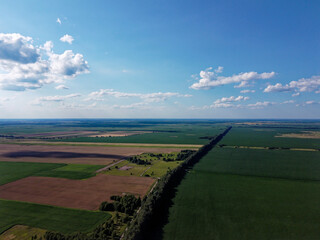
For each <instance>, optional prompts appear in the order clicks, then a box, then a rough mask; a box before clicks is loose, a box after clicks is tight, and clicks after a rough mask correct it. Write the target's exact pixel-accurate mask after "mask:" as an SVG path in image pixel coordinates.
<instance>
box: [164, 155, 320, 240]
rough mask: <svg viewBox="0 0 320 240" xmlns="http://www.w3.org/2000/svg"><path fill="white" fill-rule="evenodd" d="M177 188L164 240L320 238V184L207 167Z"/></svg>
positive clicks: (205, 159)
mask: <svg viewBox="0 0 320 240" xmlns="http://www.w3.org/2000/svg"><path fill="white" fill-rule="evenodd" d="M212 160H213V159H211V158H204V159H202V160H201V161H200V163H199V164H198V165H197V166H196V167H195V170H194V171H193V172H192V173H190V174H188V175H187V178H186V179H185V180H184V181H183V182H182V184H181V185H180V186H179V187H178V193H177V196H176V197H175V199H174V205H173V207H172V208H171V209H170V217H169V223H168V224H167V225H166V226H165V228H164V239H165V240H167V239H175V240H180V239H186V240H187V239H225V240H227V239H228V240H229V239H230V240H234V239H239V240H242V239H246V240H247V239H260V240H263V239H291V240H292V239H297V240H299V239H304V240H307V239H318V238H319V235H320V229H319V226H318V223H319V221H320V206H319V201H320V184H319V183H317V182H302V181H289V180H276V179H268V178H257V177H244V176H237V175H227V174H218V173H210V172H208V171H204V166H203V165H202V163H203V162H207V161H212Z"/></svg>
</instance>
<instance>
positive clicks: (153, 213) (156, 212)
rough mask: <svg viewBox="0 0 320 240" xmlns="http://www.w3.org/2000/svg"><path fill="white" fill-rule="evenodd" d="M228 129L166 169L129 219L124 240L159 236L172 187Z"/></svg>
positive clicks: (171, 195) (172, 190)
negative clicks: (179, 163)
mask: <svg viewBox="0 0 320 240" xmlns="http://www.w3.org/2000/svg"><path fill="white" fill-rule="evenodd" d="M230 129H231V127H229V128H227V129H226V130H224V131H223V133H221V134H219V135H218V136H216V137H214V138H213V139H211V141H210V142H209V143H208V144H206V145H204V146H203V147H201V148H200V149H199V150H198V151H197V152H195V153H193V154H191V155H190V156H189V157H188V158H187V159H186V160H185V161H184V162H182V164H181V165H179V166H178V167H177V168H175V169H173V170H171V171H168V172H167V174H166V175H164V176H163V177H162V178H161V179H160V180H159V181H158V183H157V185H156V186H155V187H154V189H153V191H152V192H150V194H149V195H148V196H147V197H146V198H145V199H143V202H142V205H141V208H140V210H139V212H138V214H136V215H135V216H134V219H133V221H131V222H130V224H129V226H128V230H127V231H126V232H125V233H124V237H123V239H124V240H131V239H133V240H137V239H158V238H159V233H158V231H159V228H161V226H162V225H163V223H164V222H163V221H164V220H165V218H166V214H167V210H168V206H169V204H170V202H171V198H172V197H173V196H174V188H175V187H176V186H178V185H179V183H180V182H181V180H182V179H183V177H184V176H185V174H186V170H187V169H188V168H191V167H192V166H193V165H194V164H196V163H197V162H198V161H199V160H200V159H201V158H202V157H203V156H205V155H206V154H207V153H208V151H210V150H211V149H212V148H213V147H214V146H215V145H216V144H217V143H218V142H219V141H220V140H221V139H222V138H223V136H225V135H226V134H227V133H228V131H229V130H230ZM191 227H192V226H191ZM203 239H206V238H203Z"/></svg>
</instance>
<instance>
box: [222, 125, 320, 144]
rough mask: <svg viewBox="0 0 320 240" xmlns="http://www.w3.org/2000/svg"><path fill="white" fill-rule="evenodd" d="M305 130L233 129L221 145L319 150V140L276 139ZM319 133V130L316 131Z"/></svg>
mask: <svg viewBox="0 0 320 240" xmlns="http://www.w3.org/2000/svg"><path fill="white" fill-rule="evenodd" d="M303 131H306V129H286V128H253V127H250V128H249V127H242V128H241V127H234V128H232V131H230V133H229V134H228V135H227V136H225V137H224V138H223V140H222V141H221V144H226V145H229V146H255V147H285V148H313V149H319V148H320V139H314V138H309V139H305V138H292V137H276V136H281V135H282V134H290V133H303ZM318 131H320V130H318Z"/></svg>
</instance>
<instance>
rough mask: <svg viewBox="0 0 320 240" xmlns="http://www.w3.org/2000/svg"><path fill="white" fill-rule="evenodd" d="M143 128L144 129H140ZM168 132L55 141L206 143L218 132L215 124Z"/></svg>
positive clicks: (186, 126)
mask: <svg viewBox="0 0 320 240" xmlns="http://www.w3.org/2000/svg"><path fill="white" fill-rule="evenodd" d="M140 130H145V129H140ZM167 131H170V132H155V133H145V134H140V135H132V136H126V137H74V138H68V139H61V140H56V141H62V142H99V143H155V144H156V143H158V144H206V143H207V142H208V139H202V137H207V136H209V137H212V136H215V135H216V134H218V133H219V132H220V128H219V127H217V126H214V125H213V126H199V125H194V126H193V125H178V126H175V127H174V128H173V127H172V126H171V128H167Z"/></svg>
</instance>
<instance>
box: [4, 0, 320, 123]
mask: <svg viewBox="0 0 320 240" xmlns="http://www.w3.org/2000/svg"><path fill="white" fill-rule="evenodd" d="M319 12H320V3H319V1H302V0H301V1H281V0H280V1H279V0H278V1H269V0H268V1H77V2H75V1H22V0H21V1H15V0H12V1H1V2H0V16H1V18H0V118H77V117H80V118H82V117H84V118H100V117H106V118H320V65H319V63H320V61H319V60H320V57H319V56H320V54H319V53H320V29H319V26H320V15H319Z"/></svg>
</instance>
